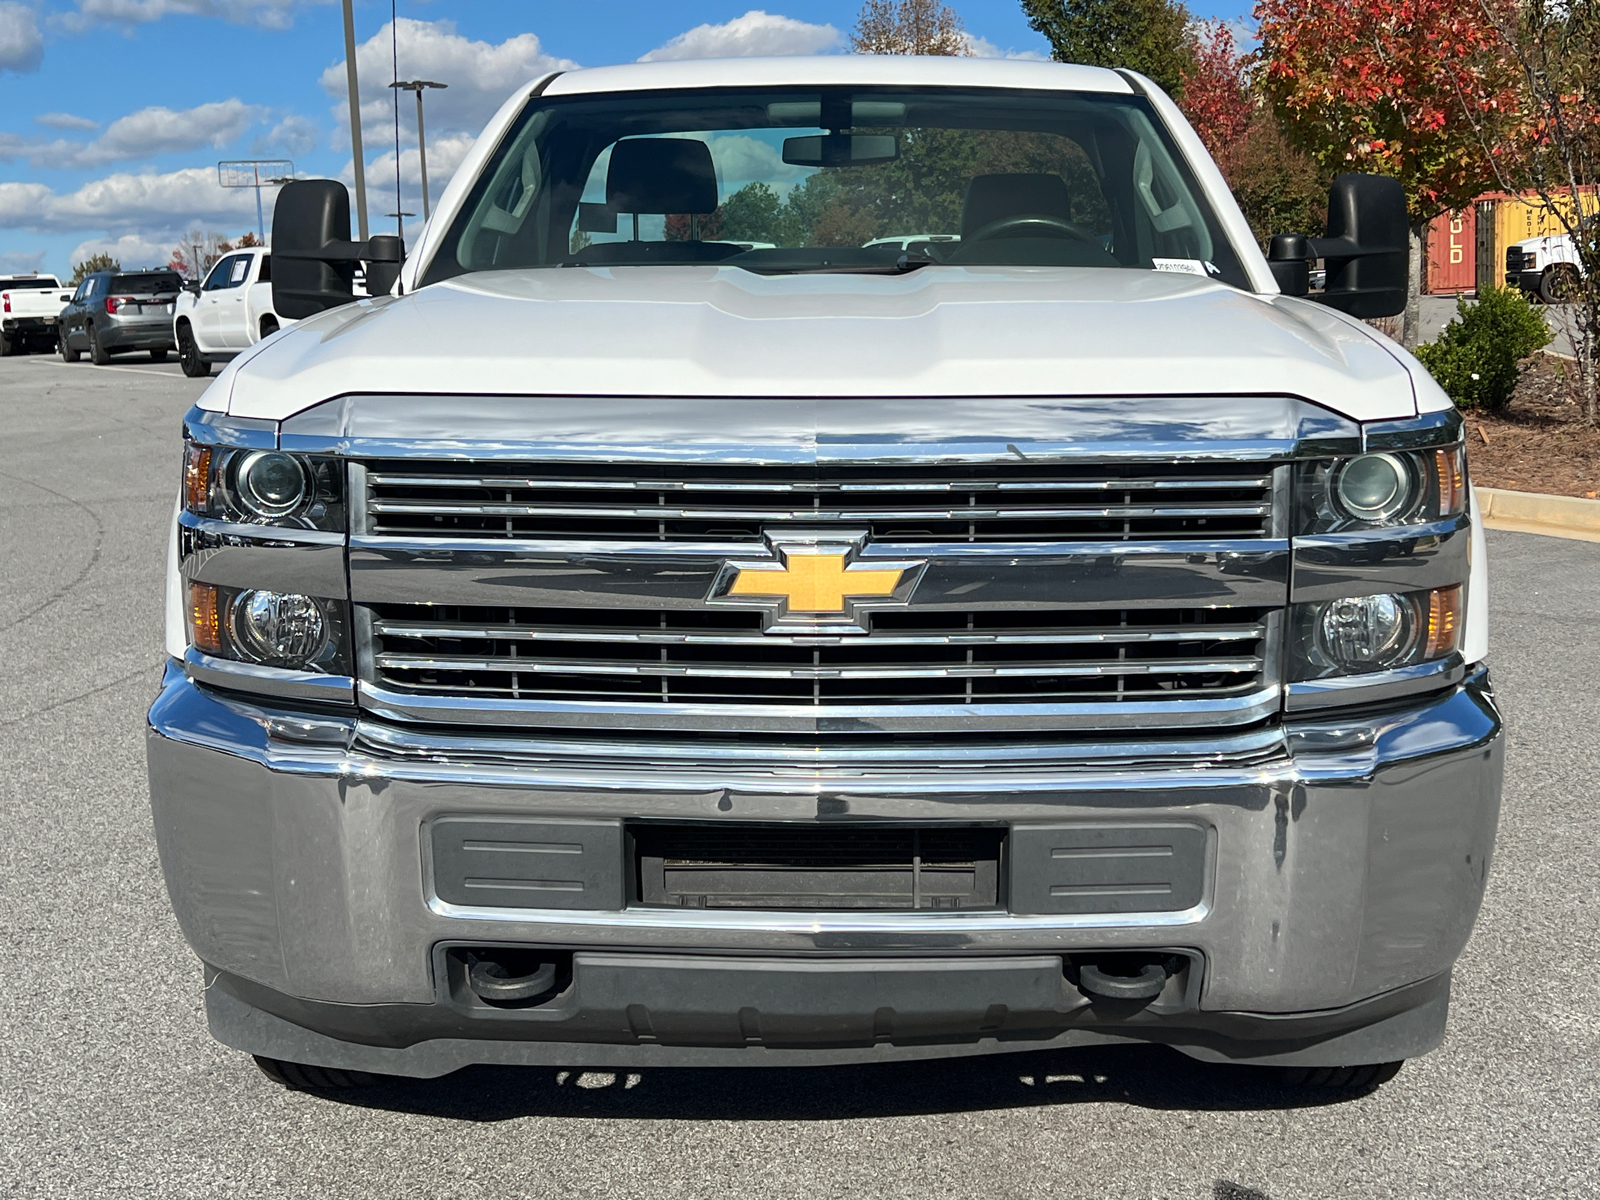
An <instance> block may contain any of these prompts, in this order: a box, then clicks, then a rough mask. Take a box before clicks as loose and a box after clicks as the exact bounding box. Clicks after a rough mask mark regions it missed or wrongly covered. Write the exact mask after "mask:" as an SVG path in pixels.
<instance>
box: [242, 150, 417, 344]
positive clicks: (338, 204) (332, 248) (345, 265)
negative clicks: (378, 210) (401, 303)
mask: <svg viewBox="0 0 1600 1200" xmlns="http://www.w3.org/2000/svg"><path fill="white" fill-rule="evenodd" d="M272 259H273V262H272V307H273V308H274V309H275V310H277V312H278V315H279V316H282V317H288V318H290V319H292V320H296V321H299V320H303V319H305V318H306V317H311V316H315V315H316V314H317V313H319V312H322V311H323V310H324V309H329V308H337V307H339V306H340V305H341V304H349V303H350V302H351V301H353V300H354V299H355V298H356V297H355V287H354V284H355V271H356V264H357V263H363V262H364V263H366V271H367V294H368V295H369V296H381V295H386V294H387V293H388V292H389V291H391V290H392V289H393V288H394V285H395V281H396V280H397V279H398V278H399V275H400V265H401V264H402V263H403V262H404V261H405V247H404V245H403V244H402V243H401V241H400V239H399V238H398V237H395V236H393V235H388V236H378V237H374V238H369V239H368V240H367V241H365V242H352V241H351V240H350V193H349V191H348V190H346V188H345V186H344V184H342V183H339V182H337V181H336V180H332V179H298V180H295V181H294V182H293V183H286V184H284V185H283V188H282V190H281V191H279V193H278V201H277V203H276V204H275V205H274V206H273V209H272Z"/></svg>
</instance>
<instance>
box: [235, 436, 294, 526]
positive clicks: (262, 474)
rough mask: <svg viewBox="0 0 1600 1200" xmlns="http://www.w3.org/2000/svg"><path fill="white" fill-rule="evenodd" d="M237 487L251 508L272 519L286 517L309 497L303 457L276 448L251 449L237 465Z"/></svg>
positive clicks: (243, 499) (253, 511)
mask: <svg viewBox="0 0 1600 1200" xmlns="http://www.w3.org/2000/svg"><path fill="white" fill-rule="evenodd" d="M234 489H235V494H236V495H237V496H238V498H239V503H240V505H241V506H243V507H244V508H245V509H246V510H247V511H248V512H250V513H251V514H253V515H254V516H257V517H262V518H264V519H266V520H269V521H275V520H277V519H278V518H279V517H286V516H288V515H289V514H290V513H292V512H294V511H295V510H296V509H297V508H299V507H300V506H301V505H302V504H304V503H305V501H306V496H307V494H308V492H309V491H310V480H309V479H308V478H307V476H306V469H305V467H303V466H302V465H301V464H300V460H299V459H297V458H295V457H294V456H293V455H291V454H282V453H280V452H279V451H276V450H252V451H251V452H250V453H249V454H246V455H245V456H244V457H243V458H242V459H240V460H239V465H238V466H237V467H236V468H234Z"/></svg>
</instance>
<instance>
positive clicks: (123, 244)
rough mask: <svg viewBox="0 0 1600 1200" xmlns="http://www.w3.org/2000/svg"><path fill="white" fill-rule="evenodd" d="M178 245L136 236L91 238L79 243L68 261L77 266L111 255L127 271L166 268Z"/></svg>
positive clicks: (174, 240) (172, 241)
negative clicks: (113, 238) (143, 268)
mask: <svg viewBox="0 0 1600 1200" xmlns="http://www.w3.org/2000/svg"><path fill="white" fill-rule="evenodd" d="M176 245H177V239H176V238H174V239H173V240H171V241H157V242H151V241H146V240H145V239H144V238H142V237H139V236H138V235H136V234H124V235H123V236H122V237H119V238H117V239H116V240H115V241H113V240H111V239H108V238H90V239H89V240H88V241H86V242H79V243H78V245H77V247H76V248H75V249H74V250H73V251H72V253H71V254H69V255H68V256H67V261H68V262H70V263H72V264H74V265H76V264H78V263H81V262H84V261H86V260H88V259H89V258H91V257H93V256H94V255H96V254H109V255H111V257H112V258H114V259H116V260H117V261H118V262H119V263H121V264H122V268H123V270H125V271H136V270H138V269H139V268H140V267H164V266H166V265H167V263H168V262H169V261H171V259H172V251H173V248H174V247H175V246H176Z"/></svg>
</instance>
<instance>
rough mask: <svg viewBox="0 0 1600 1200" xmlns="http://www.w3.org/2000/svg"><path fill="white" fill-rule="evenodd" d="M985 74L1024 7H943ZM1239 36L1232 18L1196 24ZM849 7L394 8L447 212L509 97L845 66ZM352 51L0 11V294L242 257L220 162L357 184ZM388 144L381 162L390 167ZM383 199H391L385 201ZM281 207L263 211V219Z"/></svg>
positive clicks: (1207, 6) (50, 3) (278, 15)
mask: <svg viewBox="0 0 1600 1200" xmlns="http://www.w3.org/2000/svg"><path fill="white" fill-rule="evenodd" d="M952 7H954V8H955V9H956V10H957V11H958V12H959V13H960V15H961V17H962V19H963V21H964V22H965V24H966V27H967V30H968V32H969V33H970V34H971V35H972V36H973V37H974V38H975V39H977V41H976V42H975V49H976V50H977V51H978V52H979V53H985V54H997V55H1038V56H1041V57H1043V56H1046V55H1047V54H1048V47H1047V46H1046V44H1045V42H1044V40H1043V39H1042V38H1040V37H1039V35H1038V34H1036V33H1034V32H1033V30H1032V29H1030V28H1029V27H1028V24H1027V21H1026V20H1025V19H1024V17H1023V14H1022V8H1021V5H1020V3H1018V0H952ZM1190 7H1191V10H1192V11H1194V12H1196V14H1197V15H1200V16H1212V15H1219V16H1224V17H1230V18H1231V17H1236V16H1238V15H1239V12H1240V11H1241V10H1242V9H1243V8H1245V7H1247V5H1244V4H1230V3H1227V2H1226V0H1221V2H1218V0H1203V2H1201V3H1197V4H1191V5H1190ZM859 8H860V2H859V0H767V2H766V3H765V5H764V7H762V8H756V9H752V8H751V5H750V3H749V0H739V2H733V3H722V2H719V0H682V2H679V3H661V2H660V0H654V2H651V0H565V2H552V0H516V2H507V0H497V2H491V0H401V2H400V3H399V5H398V10H399V15H400V26H399V33H400V73H401V76H402V77H403V78H415V77H419V76H420V77H425V78H431V79H439V80H442V81H445V82H447V83H449V84H450V85H451V87H450V89H449V90H448V91H446V92H433V93H430V94H429V96H428V110H427V111H428V167H429V179H430V191H431V192H432V193H433V195H434V196H437V195H438V194H439V192H440V190H442V187H443V183H444V181H445V179H447V178H448V175H449V173H450V171H451V170H453V168H454V167H455V165H456V164H457V163H459V162H460V160H461V158H462V156H463V155H464V154H465V153H466V150H467V148H468V147H470V145H471V143H472V139H473V137H474V136H475V135H476V134H477V132H478V130H479V129H480V128H481V127H482V125H483V122H484V121H485V120H486V119H487V118H488V117H489V116H490V115H491V114H492V113H493V112H494V110H495V109H496V108H497V107H499V104H500V102H501V101H502V100H503V99H504V98H505V96H506V94H508V93H509V92H510V91H511V89H512V88H514V87H515V86H516V85H517V84H518V83H521V82H522V81H524V80H525V79H527V78H530V77H531V76H533V75H536V74H539V73H542V71H544V70H547V69H549V68H551V67H555V66H562V67H568V68H570V67H573V66H600V65H603V64H606V63H617V62H631V61H633V60H635V59H638V58H640V57H643V56H646V55H652V56H656V57H681V58H691V57H692V58H698V57H706V56H710V55H721V54H748V53H774V52H776V53H837V52H838V51H839V50H840V49H842V47H843V43H844V42H845V40H846V39H847V38H848V36H849V33H850V30H851V28H852V27H853V25H854V23H855V18H856V14H857V12H858V11H859ZM389 13H390V6H389V4H388V3H387V2H386V0H385V2H383V3H377V2H373V0H357V2H356V5H355V14H356V38H357V41H358V43H360V46H359V48H358V50H357V55H356V61H357V65H358V67H359V68H360V70H361V93H362V109H363V114H364V115H363V121H364V127H363V131H364V141H365V143H366V144H365V150H366V154H365V157H366V159H367V162H368V170H369V180H371V181H372V183H371V187H372V189H373V196H372V200H371V209H372V211H373V212H374V213H380V212H390V211H393V183H392V180H393V178H394V149H393V141H392V127H391V124H390V120H391V118H390V109H389V103H390V100H389V93H388V90H387V88H386V87H385V86H384V85H386V84H387V83H388V82H389V79H390V74H389V71H390V58H389V53H390V52H389ZM405 100H406V104H405V106H403V107H402V109H401V131H402V139H401V140H402V150H401V172H402V176H403V177H404V183H403V185H402V195H403V197H404V203H405V206H406V209H407V210H411V211H418V210H419V208H420V200H419V197H418V194H417V191H416V188H417V161H416V158H417V156H416V149H415V145H416V139H415V128H414V124H415V115H414V114H415V106H414V102H412V101H411V100H410V98H409V97H406V98H405ZM344 112H345V93H344V43H343V32H342V22H341V18H340V9H339V5H338V3H337V2H335V0H0V273H3V272H5V271H8V270H12V271H14V270H35V269H42V270H48V271H55V272H57V273H60V274H66V273H67V272H68V271H70V269H71V267H70V264H71V263H72V262H74V261H77V260H78V259H81V258H82V257H84V256H85V255H87V254H89V253H92V252H94V251H96V250H102V249H108V250H111V251H112V252H113V253H115V254H116V255H117V256H118V257H119V258H120V259H121V260H122V262H123V265H124V266H130V267H131V266H134V265H146V264H149V263H155V262H164V261H166V257H167V254H168V252H169V251H170V249H171V247H172V246H173V245H174V244H175V243H176V242H177V241H178V239H179V237H180V236H181V235H182V233H183V232H184V231H186V230H190V229H202V230H206V231H215V232H219V233H224V234H227V235H230V236H234V237H237V236H238V235H239V234H240V233H242V232H243V231H244V230H246V229H253V228H254V227H255V223H256V216H255V200H254V196H253V194H252V193H251V192H250V191H248V190H246V191H225V190H223V189H222V188H220V187H218V186H217V179H216V163H217V161H218V160H219V159H234V158H255V157H262V158H265V157H272V158H278V157H283V158H290V159H292V160H293V161H294V163H295V166H296V169H297V171H298V172H299V173H300V174H302V175H326V176H334V177H344V178H349V173H350V169H351V158H350V145H349V140H350V139H349V131H348V124H347V119H346V118H345V116H344ZM386 144H387V150H386V149H385V145H386ZM385 178H387V179H388V180H390V181H391V182H390V185H389V190H388V193H387V195H386V196H385V195H384V194H383V193H381V192H380V191H379V190H378V189H379V188H380V186H381V185H380V183H379V181H381V180H383V179H385ZM271 199H272V193H271V192H268V193H266V203H267V208H268V214H269V217H270V210H271Z"/></svg>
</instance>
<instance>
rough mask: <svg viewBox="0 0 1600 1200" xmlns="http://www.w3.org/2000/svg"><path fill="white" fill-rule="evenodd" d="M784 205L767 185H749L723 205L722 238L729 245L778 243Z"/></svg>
mask: <svg viewBox="0 0 1600 1200" xmlns="http://www.w3.org/2000/svg"><path fill="white" fill-rule="evenodd" d="M782 212H783V201H782V200H779V199H778V193H777V192H775V191H773V190H772V189H771V188H770V187H768V186H767V185H766V184H764V183H749V184H746V185H745V186H744V187H742V188H740V189H739V190H738V191H737V192H735V193H734V194H733V195H731V196H729V197H728V198H727V200H725V201H724V202H723V205H722V236H723V238H724V240H726V241H730V242H777V240H778V238H777V228H778V220H779V217H780V216H781V214H782Z"/></svg>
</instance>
